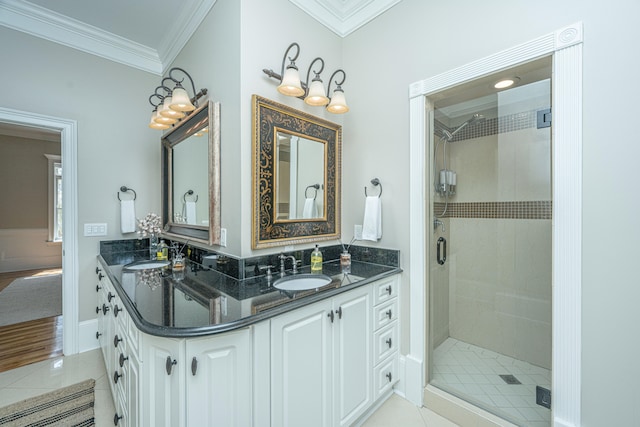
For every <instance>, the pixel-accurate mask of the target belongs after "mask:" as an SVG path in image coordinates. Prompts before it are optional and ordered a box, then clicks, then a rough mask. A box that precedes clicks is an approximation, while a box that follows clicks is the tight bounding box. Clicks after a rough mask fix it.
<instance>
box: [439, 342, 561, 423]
mask: <svg viewBox="0 0 640 427" xmlns="http://www.w3.org/2000/svg"><path fill="white" fill-rule="evenodd" d="M433 359H434V362H433V363H434V366H433V371H434V374H433V379H432V381H431V382H432V384H433V385H435V386H436V387H439V388H441V389H443V390H444V391H446V392H449V393H452V394H455V395H457V396H458V397H461V398H463V399H465V400H468V401H470V402H471V403H473V404H476V405H477V406H480V407H483V408H485V409H487V410H488V409H489V408H493V410H491V412H494V413H496V414H497V415H500V416H502V417H503V418H507V419H510V421H512V422H516V424H518V425H526V426H530V427H543V426H544V427H548V426H549V425H550V422H551V421H550V420H551V410H549V409H547V408H544V407H542V406H539V405H537V404H536V385H540V386H542V387H545V388H547V389H550V388H551V371H549V370H548V369H544V368H541V367H538V366H534V365H531V364H530V363H527V362H523V361H521V360H517V359H514V358H511V357H507V356H504V355H501V354H498V353H495V352H493V351H490V350H486V349H484V348H481V347H478V346H475V345H472V344H467V343H465V342H462V341H458V340H456V339H454V338H447V339H446V340H445V341H444V342H443V343H442V344H441V345H440V346H438V348H436V350H435V351H434V355H433ZM501 374H511V375H513V376H515V377H516V378H517V379H518V380H519V381H520V382H521V383H522V384H517V385H513V384H507V383H505V381H504V380H503V379H502V378H500V376H499V375H501Z"/></svg>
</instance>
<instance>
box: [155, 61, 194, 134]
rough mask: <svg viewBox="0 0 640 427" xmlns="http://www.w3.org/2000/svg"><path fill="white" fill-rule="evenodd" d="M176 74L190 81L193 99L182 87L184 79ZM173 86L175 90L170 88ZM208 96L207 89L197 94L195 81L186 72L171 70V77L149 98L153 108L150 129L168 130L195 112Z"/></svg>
mask: <svg viewBox="0 0 640 427" xmlns="http://www.w3.org/2000/svg"><path fill="white" fill-rule="evenodd" d="M175 73H182V74H184V75H185V76H186V78H188V79H189V82H190V83H191V89H192V91H193V98H190V97H189V94H188V92H187V91H186V89H185V88H184V87H183V86H182V82H183V81H184V77H183V78H182V79H178V78H177V77H176V76H175ZM171 85H173V89H171V88H170V86H171ZM206 94H207V89H200V92H198V93H196V86H195V85H194V84H193V79H192V78H191V76H190V75H189V73H187V72H186V71H185V70H183V69H182V68H178V67H174V68H172V69H170V70H169V76H168V77H165V78H163V79H162V81H161V82H160V86H158V87H156V90H155V91H154V92H153V93H152V94H151V96H149V104H151V105H152V106H153V112H152V113H151V120H150V122H149V127H150V128H152V129H159V130H163V129H168V128H169V127H171V125H173V124H175V123H177V122H178V121H179V120H182V119H183V118H185V117H186V116H187V114H188V113H190V112H191V111H193V110H195V109H196V107H197V106H198V99H200V98H201V97H203V96H204V95H206ZM154 100H155V101H156V102H155V103H154Z"/></svg>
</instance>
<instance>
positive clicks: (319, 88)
mask: <svg viewBox="0 0 640 427" xmlns="http://www.w3.org/2000/svg"><path fill="white" fill-rule="evenodd" d="M304 102H306V103H307V104H309V105H313V106H316V107H318V106H320V107H321V106H323V105H327V104H328V103H329V98H327V96H326V95H325V94H324V85H323V84H322V80H320V79H313V81H312V82H311V85H310V86H309V94H308V95H307V97H306V98H305V99H304Z"/></svg>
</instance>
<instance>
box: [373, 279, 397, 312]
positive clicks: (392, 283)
mask: <svg viewBox="0 0 640 427" xmlns="http://www.w3.org/2000/svg"><path fill="white" fill-rule="evenodd" d="M399 286H400V285H399V281H398V278H397V277H396V276H394V277H390V278H388V279H382V280H380V282H379V283H376V284H375V285H374V289H373V294H374V296H375V300H374V302H373V305H378V304H381V303H383V302H385V301H388V300H390V299H392V298H395V297H396V296H398V288H399Z"/></svg>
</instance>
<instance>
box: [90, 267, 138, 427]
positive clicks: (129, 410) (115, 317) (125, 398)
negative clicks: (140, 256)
mask: <svg viewBox="0 0 640 427" xmlns="http://www.w3.org/2000/svg"><path fill="white" fill-rule="evenodd" d="M96 274H97V275H98V284H97V285H96V292H97V305H96V314H97V315H98V331H97V332H96V339H98V341H99V343H100V348H101V350H102V355H103V357H104V362H105V367H106V371H107V378H108V380H109V387H110V389H111V395H112V396H113V401H114V405H115V408H116V412H115V414H114V418H113V422H114V424H115V425H118V426H132V427H134V426H139V425H140V424H141V411H140V407H139V404H138V401H139V400H138V399H139V395H140V393H139V385H140V363H139V356H138V354H137V352H136V351H137V349H138V346H139V343H138V342H137V340H138V335H137V334H131V333H130V332H131V330H130V322H131V319H130V318H129V315H128V314H127V311H126V309H125V308H124V306H123V303H122V301H121V300H120V297H119V296H118V294H117V292H116V290H115V288H114V286H113V284H112V283H111V281H110V280H109V278H108V277H107V275H106V274H105V273H104V272H103V271H102V266H101V265H100V263H98V266H97V268H96Z"/></svg>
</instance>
